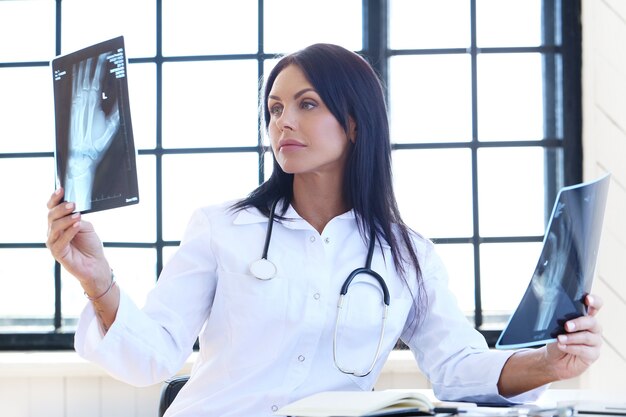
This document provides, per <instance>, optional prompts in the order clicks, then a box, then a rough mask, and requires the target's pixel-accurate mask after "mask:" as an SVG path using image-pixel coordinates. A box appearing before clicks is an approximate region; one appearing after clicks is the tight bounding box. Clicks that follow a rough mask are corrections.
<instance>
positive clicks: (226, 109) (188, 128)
mask: <svg viewBox="0 0 626 417" xmlns="http://www.w3.org/2000/svg"><path fill="white" fill-rule="evenodd" d="M258 78H259V77H258V70H257V63H256V61H252V60H250V61H219V62H192V63H187V62H184V63H182V62H177V63H167V64H164V65H163V147H165V148H184V147H224V146H256V145H257V141H258V124H257V115H258V89H259V88H258Z"/></svg>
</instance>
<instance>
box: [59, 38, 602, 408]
mask: <svg viewBox="0 0 626 417" xmlns="http://www.w3.org/2000/svg"><path fill="white" fill-rule="evenodd" d="M264 99H265V100H264V117H265V126H266V129H267V132H268V135H269V138H270V141H271V146H272V151H273V154H274V172H273V174H272V176H271V178H270V179H269V180H268V181H267V182H266V183H264V184H262V185H261V186H260V187H258V188H257V189H256V190H254V191H253V192H252V193H251V194H250V195H249V196H248V197H247V198H246V199H244V200H241V201H238V202H235V203H234V204H232V203H229V204H223V205H219V206H213V207H205V208H202V209H199V210H198V211H196V212H195V214H194V215H193V217H192V219H191V221H190V224H189V226H188V229H187V231H186V233H185V236H184V238H183V240H182V242H181V246H180V248H179V250H178V251H177V253H176V255H175V256H173V258H172V259H171V261H170V262H169V263H168V264H167V265H166V267H165V268H164V269H163V271H162V274H161V276H160V278H159V281H158V284H157V286H156V288H155V289H154V290H153V291H152V292H151V293H150V295H149V297H148V300H147V302H146V306H145V307H144V308H143V310H141V311H140V310H139V309H137V307H135V305H134V304H133V303H132V302H131V301H130V300H129V298H128V297H127V296H126V295H125V294H124V293H123V292H122V291H120V289H119V288H118V287H117V286H116V285H115V283H114V279H113V277H112V273H111V270H110V266H109V264H108V263H107V261H106V259H105V258H104V256H103V252H102V246H101V243H100V240H99V239H98V238H97V236H96V234H95V232H94V229H93V227H92V226H91V225H90V224H89V223H88V222H85V221H81V218H80V214H76V213H74V214H73V213H72V212H73V210H74V205H73V204H72V203H61V200H62V197H63V191H62V190H61V189H59V190H57V191H56V192H55V193H54V194H53V195H52V197H51V199H50V201H49V202H48V207H49V215H48V221H49V237H48V241H47V245H48V247H49V248H50V250H51V252H52V254H53V256H54V257H55V258H56V259H57V260H58V261H59V262H60V263H61V264H62V265H63V266H64V267H65V268H66V269H67V270H68V271H69V272H70V273H72V274H73V275H74V276H76V277H77V278H78V280H79V282H80V283H81V284H82V286H83V288H84V290H85V293H86V294H87V295H88V297H89V298H90V300H92V301H91V303H89V305H88V306H87V307H86V309H85V310H84V312H83V314H82V316H81V319H80V323H79V327H78V330H77V333H76V341H75V345H76V349H77V351H78V352H79V353H80V354H81V355H82V356H84V357H85V358H87V359H89V360H92V361H95V362H97V363H100V364H101V365H102V366H104V367H105V368H106V369H108V370H109V372H110V373H111V374H112V375H114V376H115V377H117V378H119V379H122V380H124V381H127V382H129V383H131V384H136V385H147V384H154V383H157V382H159V381H162V380H163V379H165V378H167V377H169V376H171V375H172V374H174V373H175V372H177V371H178V369H180V367H181V365H182V364H183V362H184V361H185V359H186V358H187V357H188V355H189V354H190V352H191V350H192V346H193V343H194V341H195V340H196V337H198V335H199V342H200V354H199V359H198V361H197V363H196V364H195V365H194V368H193V372H192V375H191V378H190V380H189V382H188V383H187V385H186V386H185V387H184V388H183V390H182V391H181V392H180V394H179V395H178V397H177V398H176V400H175V402H174V403H173V404H172V406H171V407H170V409H169V410H168V414H167V415H168V416H195V415H200V414H202V415H220V416H226V415H229V416H268V415H272V414H273V412H274V411H275V410H276V409H278V408H279V407H281V406H283V405H285V404H287V403H289V402H292V401H295V400H296V399H299V398H301V397H304V396H306V395H310V394H312V393H315V392H318V391H327V390H370V389H371V388H372V386H373V385H374V383H375V381H376V378H377V376H378V374H379V373H380V370H381V368H382V366H383V364H384V362H385V360H386V358H387V356H388V354H389V352H390V351H391V350H392V349H393V347H394V345H395V343H396V341H397V340H398V339H399V338H400V339H402V340H403V341H404V342H405V343H406V344H407V345H408V346H409V347H410V348H411V350H412V351H413V353H414V354H415V357H416V360H417V362H418V364H419V366H420V369H421V370H422V371H423V372H424V373H425V374H426V375H427V376H428V377H429V379H430V381H431V382H432V385H433V388H434V390H435V394H436V395H437V396H438V397H439V398H440V399H447V400H461V399H463V400H470V401H501V402H506V401H526V400H533V399H535V398H536V397H537V396H538V395H539V393H540V392H541V391H542V389H543V388H542V387H544V386H545V384H547V383H549V382H551V381H556V380H559V379H564V378H570V377H573V376H576V375H579V374H580V373H582V372H583V371H584V370H585V369H586V368H587V367H588V366H589V365H590V364H591V363H592V362H593V361H594V360H595V359H596V358H597V357H598V355H599V350H600V343H601V337H600V328H599V325H598V323H597V321H596V319H595V317H594V316H595V313H596V312H597V311H598V309H599V308H600V306H601V302H600V300H599V299H597V298H596V297H587V299H586V302H587V305H588V306H589V311H590V314H589V315H588V316H585V317H579V318H577V319H574V320H571V321H570V322H569V323H568V325H567V326H566V329H567V331H568V333H567V335H562V336H559V341H558V343H554V344H551V345H548V346H546V347H543V348H541V349H535V350H526V351H519V352H503V351H497V352H496V351H489V349H488V348H487V345H486V343H485V340H484V338H483V337H482V336H481V335H480V334H479V333H478V332H476V331H475V330H474V329H473V328H472V327H471V326H469V324H468V322H467V320H466V318H465V317H464V316H463V314H462V313H461V311H460V310H459V309H458V307H457V304H456V301H455V299H454V297H453V296H452V295H451V293H450V292H449V290H448V289H447V283H446V280H447V278H446V273H445V269H444V267H443V266H442V264H441V261H440V259H439V257H438V256H437V254H436V253H435V251H434V245H433V244H432V243H431V242H429V241H428V240H427V239H424V238H422V237H421V236H419V235H418V234H416V233H414V232H412V231H411V230H409V229H408V228H407V227H406V226H405V225H404V224H403V222H402V220H401V218H400V215H399V213H398V210H397V207H396V202H395V197H394V194H393V189H392V185H391V184H392V182H391V164H390V159H391V157H390V155H391V150H390V144H389V132H388V124H387V116H386V109H385V104H384V99H383V94H382V89H381V86H380V84H379V82H378V79H377V77H376V75H375V73H374V72H373V71H372V69H371V67H370V66H369V65H368V64H367V63H366V62H365V61H364V60H363V59H362V58H361V57H360V56H358V55H357V54H355V53H353V52H350V51H347V50H345V49H343V48H341V47H338V46H334V45H327V44H317V45H312V46H310V47H308V48H306V49H303V50H301V51H299V52H296V53H294V54H291V55H288V56H286V57H284V58H283V59H282V60H281V61H280V62H279V63H278V64H277V66H276V67H275V68H274V69H273V70H272V72H271V73H270V74H269V77H268V79H267V82H266V86H265V90H264ZM274 203H276V204H274ZM274 206H275V207H274ZM268 218H269V219H268ZM267 236H269V239H268V240H267V241H268V243H267V244H266V243H265V242H266V237H267ZM264 246H265V247H266V250H264ZM265 252H267V253H265ZM370 252H371V253H370ZM261 254H263V256H262V258H264V259H265V258H266V260H267V261H265V260H263V261H259V258H260V257H261ZM367 266H371V270H373V271H376V272H374V273H360V274H358V275H356V277H354V278H353V279H352V281H351V282H350V283H349V285H348V289H349V290H348V292H347V294H346V295H345V296H344V297H343V305H342V308H341V309H338V308H337V300H338V298H339V293H340V291H341V289H342V285H344V283H345V282H346V278H347V277H348V276H350V275H351V272H352V271H353V270H355V269H358V268H365V267H367ZM377 274H380V277H378V275H377ZM383 286H386V287H387V291H388V295H389V300H388V304H389V306H388V311H387V318H386V321H385V322H384V325H383V320H382V318H381V317H382V314H383V310H384V309H385V305H384V303H383V302H382V301H381V299H383V300H384V299H385V295H386V293H385V292H384V291H383V290H382V288H383Z"/></svg>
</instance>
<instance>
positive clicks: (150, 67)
mask: <svg viewBox="0 0 626 417" xmlns="http://www.w3.org/2000/svg"><path fill="white" fill-rule="evenodd" d="M127 68H128V94H129V100H130V110H131V120H132V123H133V136H134V139H135V149H154V147H155V146H156V71H155V70H156V66H155V65H154V64H130V65H128V67H127Z"/></svg>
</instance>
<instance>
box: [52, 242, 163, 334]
mask: <svg viewBox="0 0 626 417" xmlns="http://www.w3.org/2000/svg"><path fill="white" fill-rule="evenodd" d="M104 252H105V256H106V257H107V259H108V261H109V264H110V265H111V268H113V271H114V273H115V281H116V282H117V283H118V284H119V286H120V288H121V289H123V291H124V292H126V294H128V295H129V296H130V298H131V299H132V300H133V301H134V302H135V303H136V304H137V305H138V306H139V307H142V306H143V305H144V303H145V301H146V295H147V294H148V292H149V291H150V290H151V289H152V288H153V287H154V284H155V282H156V250H154V249H137V248H105V249H104ZM61 277H62V278H61V283H62V288H63V292H62V295H61V305H62V311H61V314H62V315H63V318H64V323H65V324H66V325H67V326H68V327H70V328H74V327H75V325H76V320H77V319H78V316H79V315H80V313H81V311H82V310H83V308H84V307H85V304H87V299H86V298H85V294H84V293H83V289H82V287H81V286H80V284H79V283H78V281H77V280H76V278H74V277H73V276H72V275H70V274H69V273H68V272H67V271H65V270H64V269H63V270H62V273H61ZM66 330H70V329H66ZM72 330H73V329H72Z"/></svg>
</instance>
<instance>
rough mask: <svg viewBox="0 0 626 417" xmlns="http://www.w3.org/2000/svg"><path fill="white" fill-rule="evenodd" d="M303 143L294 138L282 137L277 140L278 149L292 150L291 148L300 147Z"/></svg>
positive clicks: (302, 146)
mask: <svg viewBox="0 0 626 417" xmlns="http://www.w3.org/2000/svg"><path fill="white" fill-rule="evenodd" d="M304 147H305V145H304V144H303V143H301V142H298V141H297V140H295V139H283V140H281V141H280V142H278V150H279V151H283V150H292V149H301V148H304Z"/></svg>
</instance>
